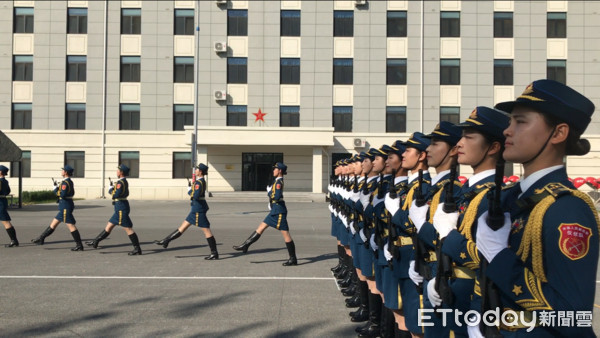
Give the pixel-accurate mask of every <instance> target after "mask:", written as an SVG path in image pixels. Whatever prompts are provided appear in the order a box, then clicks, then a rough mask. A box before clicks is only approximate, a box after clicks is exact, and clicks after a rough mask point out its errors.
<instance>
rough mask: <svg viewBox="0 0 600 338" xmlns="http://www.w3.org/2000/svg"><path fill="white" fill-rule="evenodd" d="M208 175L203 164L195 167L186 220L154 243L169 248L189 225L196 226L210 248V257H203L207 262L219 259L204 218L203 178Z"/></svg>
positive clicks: (204, 191) (206, 209)
mask: <svg viewBox="0 0 600 338" xmlns="http://www.w3.org/2000/svg"><path fill="white" fill-rule="evenodd" d="M207 174H208V166H207V165H206V164H204V163H200V164H198V166H197V167H196V182H194V184H193V185H192V186H191V187H190V189H189V191H188V195H190V199H191V200H192V202H191V206H192V210H191V211H190V213H189V214H188V216H187V218H186V219H185V220H184V221H183V223H181V225H180V226H179V228H178V229H177V230H175V231H173V232H172V233H171V234H170V235H169V236H167V237H165V238H164V239H162V240H160V241H154V243H156V244H158V245H162V246H163V248H165V249H166V248H167V247H168V246H169V242H171V241H172V240H174V239H176V238H179V236H181V234H183V233H184V232H185V230H186V229H187V228H189V227H190V226H191V225H194V226H197V227H199V228H201V229H202V230H203V231H204V237H206V241H207V242H208V246H209V247H210V256H206V257H204V259H207V260H213V259H219V252H217V241H216V240H215V237H214V236H213V234H212V232H211V231H210V222H209V221H208V218H206V212H207V211H208V209H209V208H208V204H207V203H206V196H205V194H206V180H205V179H204V176H205V175H207Z"/></svg>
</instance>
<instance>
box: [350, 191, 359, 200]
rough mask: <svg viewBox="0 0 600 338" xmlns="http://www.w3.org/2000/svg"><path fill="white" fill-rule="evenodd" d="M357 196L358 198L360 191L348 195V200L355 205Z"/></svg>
mask: <svg viewBox="0 0 600 338" xmlns="http://www.w3.org/2000/svg"><path fill="white" fill-rule="evenodd" d="M359 196H360V191H358V192H352V194H351V195H350V199H351V200H352V202H354V203H356V202H358V198H359Z"/></svg>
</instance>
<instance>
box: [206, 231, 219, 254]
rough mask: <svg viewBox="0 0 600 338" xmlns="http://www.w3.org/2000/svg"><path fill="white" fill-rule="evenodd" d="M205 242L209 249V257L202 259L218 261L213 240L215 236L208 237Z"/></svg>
mask: <svg viewBox="0 0 600 338" xmlns="http://www.w3.org/2000/svg"><path fill="white" fill-rule="evenodd" d="M206 241H207V242H208V246H209V247H210V256H206V257H204V259H206V260H213V259H219V253H218V252H217V240H215V236H211V237H208V238H207V239H206Z"/></svg>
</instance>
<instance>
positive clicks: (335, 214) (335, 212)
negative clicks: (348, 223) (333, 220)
mask: <svg viewBox="0 0 600 338" xmlns="http://www.w3.org/2000/svg"><path fill="white" fill-rule="evenodd" d="M333 215H334V216H335V217H339V213H338V212H337V211H336V210H335V209H333Z"/></svg>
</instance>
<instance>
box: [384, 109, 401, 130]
mask: <svg viewBox="0 0 600 338" xmlns="http://www.w3.org/2000/svg"><path fill="white" fill-rule="evenodd" d="M385 132H386V133H404V132H406V107H398V106H388V107H387V108H386V112H385Z"/></svg>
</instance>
